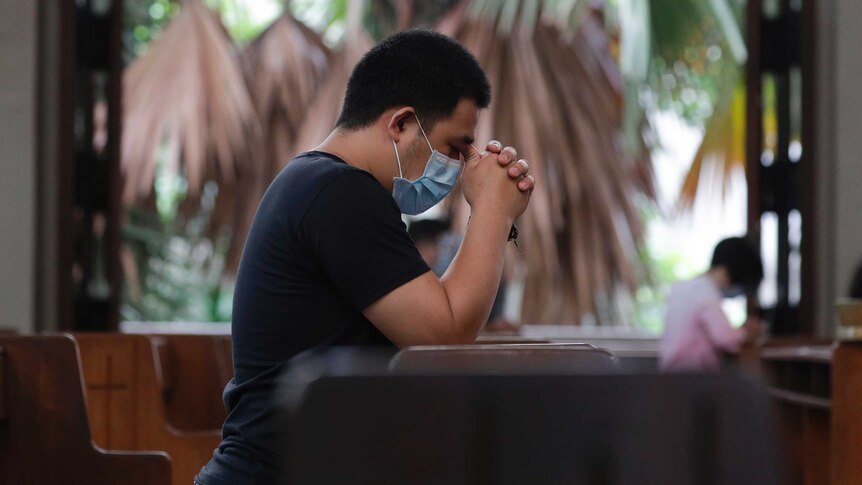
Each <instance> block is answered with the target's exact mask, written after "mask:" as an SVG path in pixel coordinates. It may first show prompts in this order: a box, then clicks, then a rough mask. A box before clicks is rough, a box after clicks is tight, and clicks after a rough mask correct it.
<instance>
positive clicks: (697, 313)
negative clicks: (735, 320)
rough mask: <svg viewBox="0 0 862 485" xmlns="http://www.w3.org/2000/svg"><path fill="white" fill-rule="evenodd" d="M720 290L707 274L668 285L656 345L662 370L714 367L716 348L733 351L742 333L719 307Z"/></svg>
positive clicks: (707, 369) (736, 348)
mask: <svg viewBox="0 0 862 485" xmlns="http://www.w3.org/2000/svg"><path fill="white" fill-rule="evenodd" d="M721 300H722V297H721V291H720V290H719V289H718V286H716V284H715V283H714V282H713V281H712V279H711V278H710V277H709V276H707V275H701V276H698V277H697V278H694V279H692V280H688V281H681V282H678V283H675V284H674V285H673V286H671V289H670V293H669V294H668V297H667V306H666V308H665V319H664V325H665V326H664V335H662V339H661V346H660V348H659V368H660V369H661V370H662V371H671V372H674V371H682V372H685V371H689V372H698V371H717V370H719V368H720V361H719V352H721V351H725V352H736V351H738V350H739V346H740V345H741V344H742V341H743V338H744V336H745V333H744V331H743V330H742V329H738V328H733V327H731V326H730V322H729V321H728V320H727V316H725V314H724V311H723V310H722V309H721Z"/></svg>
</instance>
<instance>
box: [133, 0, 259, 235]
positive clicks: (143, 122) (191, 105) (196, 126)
mask: <svg viewBox="0 0 862 485" xmlns="http://www.w3.org/2000/svg"><path fill="white" fill-rule="evenodd" d="M123 81H124V89H123V93H124V99H123V111H124V120H123V124H124V127H123V146H122V161H121V167H122V174H123V182H124V189H123V200H124V203H125V204H126V205H127V206H132V205H136V204H148V203H151V201H152V198H153V197H152V196H153V191H154V178H155V174H156V167H157V164H158V163H164V164H165V165H166V167H167V169H168V170H169V171H170V172H172V173H174V174H177V175H182V176H183V177H184V178H185V179H186V180H187V182H188V192H187V197H186V200H185V202H184V208H185V209H186V211H193V210H195V205H196V204H198V203H199V202H200V200H201V198H200V193H201V191H202V189H203V187H204V184H206V183H207V182H209V181H213V182H215V183H216V184H217V186H218V190H219V195H218V198H217V199H216V208H215V210H214V212H213V214H214V221H213V222H212V226H213V227H214V228H218V227H222V225H223V224H224V223H225V222H228V221H230V222H233V223H234V224H233V225H234V226H236V225H237V220H238V219H237V218H239V219H240V220H241V219H243V218H244V217H245V215H244V214H245V213H246V212H248V210H249V208H248V207H249V206H250V205H253V204H254V202H256V201H254V200H249V199H250V198H253V197H249V196H250V194H251V195H253V194H254V193H255V190H253V186H254V184H255V183H256V180H258V179H259V178H258V177H257V176H256V173H257V172H258V170H259V169H258V166H257V165H258V164H259V163H260V161H261V156H260V154H259V152H258V149H259V147H260V145H261V143H260V140H261V130H260V125H259V123H258V119H257V116H256V114H255V110H254V106H253V104H252V101H251V99H250V97H249V95H248V90H247V88H246V85H245V81H244V79H243V76H242V71H241V69H240V65H239V62H238V59H237V56H236V53H235V51H234V48H233V45H232V44H231V41H230V39H229V38H228V35H227V32H226V31H225V29H224V27H223V26H222V24H221V21H220V20H219V18H218V16H217V15H216V14H215V13H214V12H212V11H210V10H209V8H207V7H206V6H205V5H204V4H203V3H202V2H201V1H200V0H185V1H184V2H183V3H182V5H181V9H180V12H179V14H177V16H176V17H175V18H174V19H173V21H171V23H170V24H169V25H168V26H167V28H166V29H165V31H164V32H163V33H162V35H161V37H159V38H158V39H157V40H156V41H154V42H153V43H152V44H151V45H150V47H149V49H148V51H147V52H146V53H145V54H144V55H143V56H141V57H139V58H138V59H136V60H135V62H134V63H132V65H131V66H130V67H129V68H128V69H127V70H126V72H125V74H124V80H123ZM159 159H161V161H159ZM236 233H239V234H241V233H243V230H242V228H241V227H240V228H239V231H237V232H236ZM235 240H236V238H235ZM234 246H238V245H236V244H235V245H234Z"/></svg>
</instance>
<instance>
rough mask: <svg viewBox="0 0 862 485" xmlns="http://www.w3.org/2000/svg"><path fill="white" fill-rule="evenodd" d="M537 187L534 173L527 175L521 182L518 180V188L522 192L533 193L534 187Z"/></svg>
mask: <svg viewBox="0 0 862 485" xmlns="http://www.w3.org/2000/svg"><path fill="white" fill-rule="evenodd" d="M535 188H536V179H534V178H533V176H532V175H527V176H526V177H524V178H523V179H522V180H521V181H520V182H518V189H519V190H520V191H521V192H527V193H533V189H535Z"/></svg>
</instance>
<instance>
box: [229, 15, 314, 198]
mask: <svg viewBox="0 0 862 485" xmlns="http://www.w3.org/2000/svg"><path fill="white" fill-rule="evenodd" d="M329 55H330V53H329V49H327V48H326V46H324V45H323V41H322V40H321V38H320V36H319V35H318V34H317V33H315V32H314V31H312V30H310V29H309V28H308V27H306V26H305V25H304V24H303V23H302V22H299V21H297V20H296V19H294V18H293V17H292V16H291V15H290V13H288V11H287V9H285V14H284V15H283V16H281V17H280V18H279V19H278V20H276V21H275V22H274V23H273V24H272V25H271V26H270V27H269V28H267V29H266V31H264V32H263V33H262V34H261V35H260V37H258V38H257V39H256V40H255V41H254V42H252V43H251V44H250V45H249V46H248V47H247V48H246V50H245V51H244V52H243V54H242V65H243V71H244V72H245V78H246V82H247V84H248V87H249V92H250V94H251V96H252V98H253V100H254V104H255V108H256V110H257V113H258V116H259V117H260V121H261V125H262V126H263V130H264V138H265V149H266V151H267V163H266V165H267V166H266V168H265V169H264V171H263V172H262V174H261V175H262V176H263V177H265V178H266V179H267V180H266V181H267V183H268V182H269V181H270V180H272V178H273V177H275V175H276V174H277V173H278V171H280V170H281V169H282V168H283V166H284V165H285V164H286V163H287V162H288V160H290V158H291V157H292V156H293V155H294V153H295V150H294V146H293V145H294V142H295V139H296V135H297V133H298V131H299V128H300V125H301V124H302V121H303V119H304V117H305V114H306V109H307V108H308V106H309V102H310V101H311V99H312V97H313V96H314V94H315V92H316V91H317V88H318V85H319V84H320V82H321V79H322V78H323V76H324V75H325V74H326V72H327V70H328V68H329Z"/></svg>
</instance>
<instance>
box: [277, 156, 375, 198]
mask: <svg viewBox="0 0 862 485" xmlns="http://www.w3.org/2000/svg"><path fill="white" fill-rule="evenodd" d="M336 180H339V182H340V183H346V182H350V183H352V185H354V186H357V188H359V189H361V188H363V187H364V188H370V189H378V188H379V189H383V187H382V186H380V184H379V183H378V182H377V180H376V179H375V178H374V177H373V176H372V175H371V174H370V173H368V172H366V171H364V170H362V169H359V168H356V167H354V166H352V165H350V164H348V163H347V162H345V161H344V160H342V159H341V158H339V157H337V156H335V155H332V154H329V153H325V152H318V151H311V152H306V153H302V154H300V155H297V156H296V157H294V158H293V159H292V160H291V161H290V163H288V164H287V166H286V167H285V168H284V170H282V172H281V173H280V174H279V176H278V177H277V179H276V183H283V184H287V185H294V186H298V187H304V188H306V189H311V190H312V191H319V190H321V189H323V188H325V187H326V186H328V185H330V184H331V183H333V182H335V181H336Z"/></svg>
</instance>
